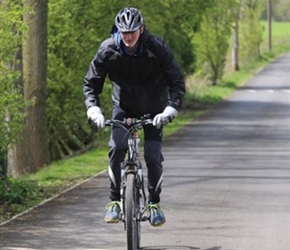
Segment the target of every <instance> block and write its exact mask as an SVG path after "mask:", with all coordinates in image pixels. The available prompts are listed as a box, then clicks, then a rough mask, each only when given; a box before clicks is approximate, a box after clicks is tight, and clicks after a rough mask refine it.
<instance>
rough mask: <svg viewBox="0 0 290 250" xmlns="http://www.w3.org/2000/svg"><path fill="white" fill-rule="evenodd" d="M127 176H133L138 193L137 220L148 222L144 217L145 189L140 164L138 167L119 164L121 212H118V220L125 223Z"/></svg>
mask: <svg viewBox="0 0 290 250" xmlns="http://www.w3.org/2000/svg"><path fill="white" fill-rule="evenodd" d="M128 174H134V175H135V187H136V188H137V192H138V195H137V197H138V211H137V220H138V221H146V220H148V219H149V218H148V216H147V215H145V213H146V211H147V206H146V193H145V187H144V182H143V178H144V177H143V171H142V166H141V163H139V165H138V166H136V164H128V163H127V164H125V163H122V164H121V180H122V183H121V189H120V196H121V200H120V201H121V212H120V220H121V221H123V222H125V212H126V211H125V207H124V194H125V192H126V178H127V175H128Z"/></svg>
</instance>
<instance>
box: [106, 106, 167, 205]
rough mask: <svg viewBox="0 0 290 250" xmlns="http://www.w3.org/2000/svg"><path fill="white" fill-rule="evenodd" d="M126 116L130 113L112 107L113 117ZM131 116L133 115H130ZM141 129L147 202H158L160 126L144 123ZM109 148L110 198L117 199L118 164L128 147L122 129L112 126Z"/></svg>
mask: <svg viewBox="0 0 290 250" xmlns="http://www.w3.org/2000/svg"><path fill="white" fill-rule="evenodd" d="M128 117H130V115H129V114H127V113H126V112H125V111H123V110H122V109H121V108H120V107H113V114H112V118H113V119H118V120H123V119H124V118H128ZM131 118H133V117H132V116H131ZM134 118H138V117H134ZM143 130H144V160H145V163H146V166H147V177H148V192H149V202H153V203H158V202H159V201H160V193H161V184H162V180H163V166H162V162H163V161H164V158H163V156H162V152H161V147H162V128H160V129H156V127H154V126H152V125H146V126H144V128H143ZM109 148H110V150H109V176H110V191H111V195H110V198H111V200H113V201H119V200H120V183H121V169H120V165H121V163H122V162H123V161H124V159H125V156H126V152H127V149H128V134H127V133H126V131H125V130H124V129H122V128H119V127H116V126H113V128H112V132H111V139H110V142H109Z"/></svg>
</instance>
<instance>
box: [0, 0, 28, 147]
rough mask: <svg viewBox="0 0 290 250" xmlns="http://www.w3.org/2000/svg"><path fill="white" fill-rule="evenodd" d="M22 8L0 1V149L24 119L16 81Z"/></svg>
mask: <svg viewBox="0 0 290 250" xmlns="http://www.w3.org/2000/svg"><path fill="white" fill-rule="evenodd" d="M21 14H22V9H21V8H20V5H19V4H18V3H17V1H13V0H9V1H8V0H7V1H5V5H4V3H2V2H0V24H1V29H0V93H1V96H0V138H1V140H0V151H6V149H7V147H8V145H9V144H11V143H13V142H15V141H16V140H17V136H18V133H19V132H20V131H21V129H22V126H23V119H24V115H25V114H24V110H23V107H24V102H23V98H22V95H21V91H20V89H19V88H18V87H17V86H16V84H15V83H16V81H17V79H18V78H19V76H20V72H19V71H18V70H17V64H18V61H17V52H18V50H19V46H20V44H21V39H22V37H21V32H23V30H24V27H23V24H22V19H21Z"/></svg>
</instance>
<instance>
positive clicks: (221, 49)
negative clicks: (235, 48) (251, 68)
mask: <svg viewBox="0 0 290 250" xmlns="http://www.w3.org/2000/svg"><path fill="white" fill-rule="evenodd" d="M236 9H237V3H236V1H235V0H228V1H223V2H221V1H219V0H212V1H211V5H210V6H209V7H208V8H207V9H206V11H205V12H204V14H203V17H202V21H201V24H200V30H199V32H198V33H197V34H196V35H195V37H194V41H193V43H194V45H195V50H196V56H197V69H198V70H199V72H201V74H202V75H205V76H206V77H207V78H208V79H209V81H210V82H211V83H212V84H213V85H216V84H217V83H218V82H219V81H220V80H221V79H222V76H223V73H224V68H225V63H226V61H225V60H226V54H227V52H228V48H229V37H230V35H231V34H232V23H233V22H234V21H235V18H236Z"/></svg>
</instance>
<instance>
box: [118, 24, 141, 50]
mask: <svg viewBox="0 0 290 250" xmlns="http://www.w3.org/2000/svg"><path fill="white" fill-rule="evenodd" d="M142 32H143V27H141V28H140V29H138V30H135V31H132V32H121V39H122V41H123V43H124V44H125V45H126V47H128V48H133V47H134V46H135V45H136V44H137V42H138V40H139V37H140V35H141V34H142Z"/></svg>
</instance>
